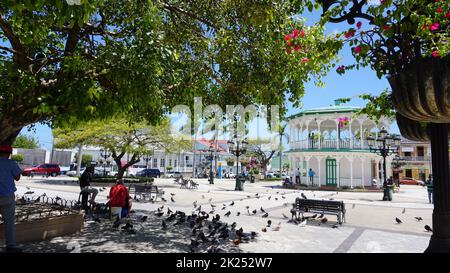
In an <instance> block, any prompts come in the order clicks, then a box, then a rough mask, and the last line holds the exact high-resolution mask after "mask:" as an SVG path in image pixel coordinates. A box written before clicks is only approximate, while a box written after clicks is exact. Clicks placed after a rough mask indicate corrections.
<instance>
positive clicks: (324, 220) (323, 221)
mask: <svg viewBox="0 0 450 273" xmlns="http://www.w3.org/2000/svg"><path fill="white" fill-rule="evenodd" d="M320 222H322V223H323V224H325V223H326V222H328V219H327V217H325V218H322V220H320Z"/></svg>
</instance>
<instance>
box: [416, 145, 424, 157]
mask: <svg viewBox="0 0 450 273" xmlns="http://www.w3.org/2000/svg"><path fill="white" fill-rule="evenodd" d="M417 156H424V148H423V146H417Z"/></svg>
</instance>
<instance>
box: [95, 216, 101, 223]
mask: <svg viewBox="0 0 450 273" xmlns="http://www.w3.org/2000/svg"><path fill="white" fill-rule="evenodd" d="M94 221H95V222H97V223H101V222H102V221H101V220H100V218H98V217H95V218H94Z"/></svg>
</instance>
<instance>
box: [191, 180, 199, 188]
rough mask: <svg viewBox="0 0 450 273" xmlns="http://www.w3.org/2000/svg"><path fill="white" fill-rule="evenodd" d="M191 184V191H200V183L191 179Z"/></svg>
mask: <svg viewBox="0 0 450 273" xmlns="http://www.w3.org/2000/svg"><path fill="white" fill-rule="evenodd" d="M189 183H190V188H191V189H198V183H196V182H195V181H194V180H192V179H189Z"/></svg>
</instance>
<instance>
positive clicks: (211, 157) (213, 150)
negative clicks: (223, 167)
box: [206, 144, 215, 184]
mask: <svg viewBox="0 0 450 273" xmlns="http://www.w3.org/2000/svg"><path fill="white" fill-rule="evenodd" d="M208 152H209V155H207V156H206V159H207V160H209V161H210V162H211V166H210V169H209V184H214V173H213V161H214V157H215V156H214V154H213V153H214V152H215V149H214V147H213V145H212V144H211V145H210V146H209V149H208Z"/></svg>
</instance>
